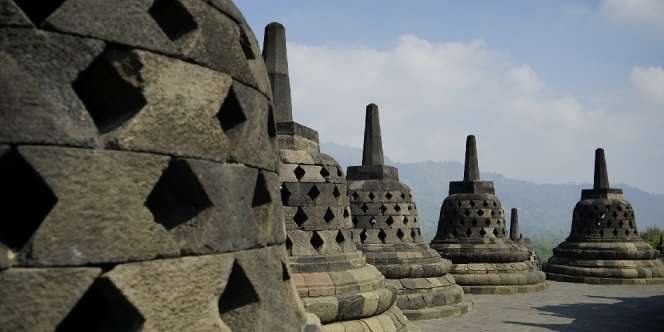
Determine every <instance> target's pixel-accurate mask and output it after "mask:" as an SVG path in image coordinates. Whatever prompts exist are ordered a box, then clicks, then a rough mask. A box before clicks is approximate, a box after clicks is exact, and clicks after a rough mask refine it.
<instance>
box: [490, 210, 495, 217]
mask: <svg viewBox="0 0 664 332" xmlns="http://www.w3.org/2000/svg"><path fill="white" fill-rule="evenodd" d="M491 216H492V217H495V216H496V211H494V210H493V209H492V210H491Z"/></svg>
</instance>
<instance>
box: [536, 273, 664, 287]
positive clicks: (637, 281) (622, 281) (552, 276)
mask: <svg viewBox="0 0 664 332" xmlns="http://www.w3.org/2000/svg"><path fill="white" fill-rule="evenodd" d="M546 278H547V279H548V280H554V281H563V282H577V283H586V284H598V285H650V284H664V278H632V279H626V278H598V277H581V276H570V275H564V274H556V273H549V272H547V274H546Z"/></svg>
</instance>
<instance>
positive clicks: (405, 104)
mask: <svg viewBox="0 0 664 332" xmlns="http://www.w3.org/2000/svg"><path fill="white" fill-rule="evenodd" d="M288 47H289V60H290V65H289V68H290V70H291V85H292V87H293V105H294V112H295V114H294V115H295V118H296V119H297V121H299V122H301V123H303V124H305V125H308V126H311V127H313V128H315V129H317V130H318V131H319V133H320V137H321V141H323V142H329V141H332V142H336V143H341V144H347V145H352V146H356V147H361V146H362V137H363V127H364V123H363V121H364V107H365V105H366V104H368V103H370V102H374V103H376V104H378V106H379V108H380V109H381V127H382V129H383V146H384V148H385V152H386V154H387V155H389V156H390V157H391V158H393V159H395V160H397V161H402V162H403V161H406V162H407V161H422V160H462V159H463V149H464V140H465V136H466V135H467V134H476V135H477V136H478V149H479V153H480V166H481V167H482V169H484V170H491V171H497V172H500V173H502V174H505V175H509V176H513V177H516V178H520V179H526V180H534V181H538V182H568V181H586V182H588V181H591V180H592V158H593V150H594V148H595V147H597V146H604V147H606V148H607V152H608V154H609V157H608V158H609V161H613V162H614V164H613V167H615V168H616V169H622V171H621V172H622V173H621V172H614V173H612V174H613V175H616V176H615V178H614V179H613V180H615V181H616V182H620V181H628V182H631V183H635V184H639V185H641V184H642V183H640V182H639V181H641V182H644V180H643V179H642V178H641V176H642V174H643V173H642V170H643V169H638V168H635V167H633V166H630V165H632V164H634V159H635V158H639V156H638V155H637V156H635V157H630V158H620V156H621V155H623V153H629V152H632V151H634V146H637V145H639V144H640V145H641V146H642V145H643V144H641V143H642V142H643V141H644V140H645V139H646V138H648V137H649V138H650V139H652V137H657V135H659V134H654V133H658V129H656V128H658V127H661V126H663V125H664V117H656V116H654V115H653V114H654V113H649V115H648V117H637V116H635V112H634V111H632V110H629V111H631V112H620V111H616V110H615V109H607V108H606V106H605V105H601V106H594V105H588V104H586V103H584V102H583V101H581V100H579V99H578V98H576V97H575V96H573V95H570V94H566V93H560V92H557V91H553V90H552V89H551V88H550V87H548V86H547V84H546V81H545V80H543V79H542V78H541V77H539V76H538V74H537V71H536V70H535V69H534V68H532V67H531V66H529V65H528V64H523V63H518V62H515V61H514V60H513V59H511V58H510V57H509V56H508V55H506V54H504V53H502V52H499V51H496V50H493V49H491V48H490V47H489V46H488V45H486V43H484V42H482V41H472V42H467V43H458V42H456V43H438V42H430V41H426V40H423V39H420V38H417V37H415V36H402V37H401V38H400V39H399V40H398V41H397V42H396V44H395V45H394V46H393V47H390V48H388V49H384V50H378V49H372V48H366V47H354V46H343V45H341V46H340V45H335V46H306V45H301V44H297V43H289V45H288ZM561 70H564V68H561ZM637 111H638V110H637ZM649 153H650V154H651V155H652V154H656V153H658V152H657V151H655V150H653V151H650V152H649ZM611 156H615V159H611ZM649 158H650V162H651V163H650V165H648V167H664V160H663V159H664V156H661V155H655V156H650V157H649ZM580 169H582V170H584V171H583V172H580V171H579V170H580ZM632 169H638V170H639V172H636V171H634V172H632V171H630V170H632ZM653 169H654V168H653ZM630 172H631V173H630ZM658 185H664V182H662V183H659V184H654V183H653V184H652V186H651V187H648V186H643V187H645V188H646V189H651V190H653V189H656V188H658V187H657V186H658ZM660 191H661V190H660Z"/></svg>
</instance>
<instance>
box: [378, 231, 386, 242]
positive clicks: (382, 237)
mask: <svg viewBox="0 0 664 332" xmlns="http://www.w3.org/2000/svg"><path fill="white" fill-rule="evenodd" d="M386 238H387V234H386V233H385V231H384V230H382V229H381V230H380V232H378V239H379V240H380V242H383V243H385V239H386Z"/></svg>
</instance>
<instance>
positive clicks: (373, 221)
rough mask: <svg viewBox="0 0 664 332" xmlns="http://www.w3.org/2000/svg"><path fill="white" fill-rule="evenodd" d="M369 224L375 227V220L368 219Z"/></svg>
mask: <svg viewBox="0 0 664 332" xmlns="http://www.w3.org/2000/svg"><path fill="white" fill-rule="evenodd" d="M369 223H370V224H371V226H373V225H375V224H376V218H373V217H372V218H371V219H369Z"/></svg>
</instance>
